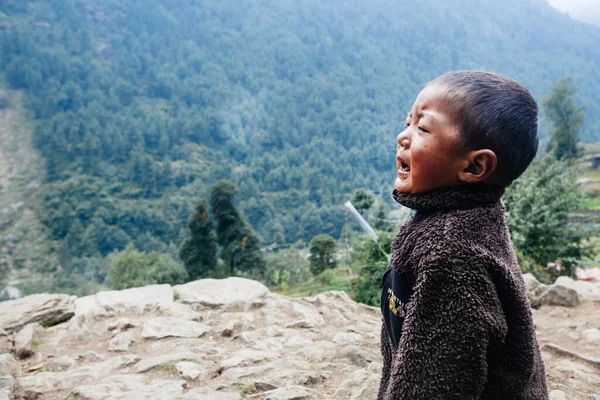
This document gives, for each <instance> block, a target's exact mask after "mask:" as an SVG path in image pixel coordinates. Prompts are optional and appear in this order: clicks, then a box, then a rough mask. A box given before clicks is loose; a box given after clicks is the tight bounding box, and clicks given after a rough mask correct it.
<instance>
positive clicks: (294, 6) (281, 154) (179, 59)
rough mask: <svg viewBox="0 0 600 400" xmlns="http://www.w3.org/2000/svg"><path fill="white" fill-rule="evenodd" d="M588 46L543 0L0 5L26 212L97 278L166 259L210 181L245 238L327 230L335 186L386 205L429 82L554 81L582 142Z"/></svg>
mask: <svg viewBox="0 0 600 400" xmlns="http://www.w3.org/2000/svg"><path fill="white" fill-rule="evenodd" d="M440 3H441V4H440ZM450 3H452V4H450ZM598 38H600V29H598V28H596V27H592V26H589V25H586V24H582V23H577V22H575V21H573V20H571V19H570V18H568V17H567V16H565V15H562V14H561V13H560V12H558V11H557V10H555V9H553V8H551V7H550V6H548V5H547V4H546V3H545V1H543V0H504V1H500V0H486V1H476V0H458V1H455V2H439V1H434V0H422V1H416V0H410V1H406V2H403V3H402V4H398V3H397V2H392V1H387V0H376V1H373V2H368V3H365V2H359V1H346V2H342V1H338V0H334V1H325V2H323V1H316V0H302V1H291V0H290V1H278V2H274V1H235V2H234V1H232V0H225V1H217V0H206V1H203V2H201V3H198V2H194V1H191V0H190V1H175V0H147V1H141V0H125V1H117V0H102V1H91V0H80V1H74V0H71V1H65V0H37V1H30V2H27V3H24V2H21V1H17V0H7V1H4V2H2V4H0V69H1V70H2V71H3V72H4V76H5V79H6V81H7V83H8V84H10V85H11V87H13V88H20V89H24V90H25V91H26V92H27V94H28V96H27V106H28V107H29V108H30V110H31V111H32V112H33V113H34V114H35V116H36V119H37V120H36V126H37V128H36V133H35V144H36V146H37V147H38V149H39V150H40V152H41V154H42V156H43V157H44V158H45V160H46V170H47V173H46V177H47V179H46V182H45V184H44V186H43V188H42V191H43V193H44V194H45V195H44V198H43V205H42V210H43V213H40V215H43V221H44V223H45V225H46V226H47V227H48V228H49V231H50V238H51V239H52V240H57V241H61V242H62V249H61V260H60V262H61V265H64V266H67V270H68V271H72V272H73V273H75V274H80V273H82V271H87V272H89V271H93V273H92V272H90V273H89V275H90V276H93V277H94V278H93V279H97V280H100V281H101V280H102V277H103V273H104V272H103V271H105V265H104V264H103V263H104V261H103V259H104V257H105V256H106V255H108V254H109V253H110V252H112V251H114V250H120V249H122V248H124V247H125V245H126V244H127V243H129V242H134V243H135V245H136V246H137V247H138V248H140V249H142V250H144V251H149V250H153V249H156V250H160V251H163V252H167V251H170V252H172V253H173V254H174V253H176V248H177V246H179V244H180V243H181V241H182V239H183V238H184V237H185V235H186V227H185V225H186V220H187V218H188V216H189V214H190V213H191V208H192V207H191V203H192V201H193V200H194V199H195V198H197V197H199V196H204V197H206V196H207V195H208V193H209V188H210V185H211V184H212V183H214V182H215V181H216V180H217V179H221V178H228V179H231V180H233V181H235V182H236V183H237V185H238V189H239V192H240V194H239V195H238V201H239V205H240V206H241V208H242V209H243V210H244V211H245V213H246V215H247V217H248V218H249V220H250V222H251V223H252V224H253V225H254V226H255V227H256V228H257V229H258V230H259V232H260V233H261V235H262V237H263V240H264V242H272V241H273V240H274V238H275V237H278V235H280V234H283V235H284V237H285V239H286V241H287V242H289V243H292V242H294V241H296V240H297V239H303V240H305V241H308V240H310V239H311V238H312V237H313V236H314V235H316V234H318V233H323V232H325V233H329V234H332V235H334V236H338V235H339V233H340V230H341V228H342V226H343V225H344V211H343V209H342V207H341V204H342V203H343V201H344V200H345V199H346V198H347V197H348V195H349V194H350V193H351V192H352V191H353V190H354V189H356V188H358V187H367V188H370V189H372V190H374V191H375V192H378V193H382V194H384V195H385V196H386V198H387V193H389V191H390V186H391V183H392V181H393V177H394V162H393V158H394V155H393V149H394V140H395V136H396V134H397V132H398V131H399V129H400V128H401V127H402V125H403V122H404V115H405V114H406V112H407V110H408V109H409V107H410V105H411V103H412V101H413V100H414V98H415V96H416V94H417V93H418V91H419V89H420V88H421V87H422V85H423V84H425V83H426V82H427V81H428V80H430V79H433V78H435V77H436V76H437V75H439V74H441V73H443V72H446V71H448V70H453V69H460V68H479V69H486V70H491V71H496V72H500V73H504V74H507V75H509V76H511V77H513V78H515V79H516V80H518V81H520V82H522V83H524V84H525V85H526V86H528V87H529V88H530V89H531V91H532V92H533V94H534V95H535V96H536V97H537V98H538V99H539V98H540V97H541V96H542V95H543V93H544V92H545V91H546V89H547V88H548V87H549V85H550V83H551V82H552V81H553V80H554V79H556V78H559V77H561V76H564V75H566V74H571V75H573V77H574V81H575V82H576V83H577V84H578V85H579V87H580V98H581V100H582V101H584V102H586V103H587V105H588V108H587V117H588V119H587V121H586V125H585V128H584V131H583V138H584V139H585V140H588V141H592V140H596V139H598V138H599V137H600V91H598V90H597V89H598V87H600V85H599V83H600V49H599V48H598V46H597V40H598ZM73 265H77V267H72V266H73Z"/></svg>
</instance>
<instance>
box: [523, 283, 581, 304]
mask: <svg viewBox="0 0 600 400" xmlns="http://www.w3.org/2000/svg"><path fill="white" fill-rule="evenodd" d="M537 301H538V302H539V305H542V306H544V305H546V306H562V307H575V306H577V305H579V296H578V295H577V292H576V291H575V290H573V289H570V288H568V287H566V286H562V285H556V284H554V285H551V286H548V287H547V288H546V290H544V292H543V293H542V294H540V295H539V297H537ZM532 305H533V304H532Z"/></svg>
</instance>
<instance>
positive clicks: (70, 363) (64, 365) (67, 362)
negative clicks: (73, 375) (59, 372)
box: [52, 356, 77, 369]
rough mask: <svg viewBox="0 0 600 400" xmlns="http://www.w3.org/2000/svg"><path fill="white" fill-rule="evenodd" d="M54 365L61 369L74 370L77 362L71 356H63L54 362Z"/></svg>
mask: <svg viewBox="0 0 600 400" xmlns="http://www.w3.org/2000/svg"><path fill="white" fill-rule="evenodd" d="M52 365H53V366H56V367H58V368H61V369H69V368H73V367H75V366H76V365H77V361H75V360H74V359H72V358H71V357H69V356H61V357H58V358H56V359H54V360H52Z"/></svg>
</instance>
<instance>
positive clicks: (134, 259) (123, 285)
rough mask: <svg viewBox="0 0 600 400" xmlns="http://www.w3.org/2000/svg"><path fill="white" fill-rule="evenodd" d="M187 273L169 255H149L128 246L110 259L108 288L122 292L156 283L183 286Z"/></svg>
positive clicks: (154, 252) (155, 252) (153, 252)
mask: <svg viewBox="0 0 600 400" xmlns="http://www.w3.org/2000/svg"><path fill="white" fill-rule="evenodd" d="M187 276H188V275H187V271H186V270H185V268H184V267H183V265H181V264H178V263H177V262H175V260H173V258H172V257H171V256H169V255H168V254H161V253H159V252H157V251H152V252H150V253H148V254H146V253H142V252H141V251H138V250H137V249H136V248H135V247H134V246H133V245H131V244H130V245H128V246H127V247H126V248H125V249H124V250H123V251H121V252H119V253H114V254H112V255H111V257H110V263H109V267H108V274H107V284H108V287H110V288H111V289H115V290H122V289H127V288H131V287H139V286H145V285H150V284H154V283H168V284H171V285H176V284H181V283H184V282H186V281H187Z"/></svg>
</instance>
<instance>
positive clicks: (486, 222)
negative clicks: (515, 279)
mask: <svg viewBox="0 0 600 400" xmlns="http://www.w3.org/2000/svg"><path fill="white" fill-rule="evenodd" d="M392 260H393V261H394V264H396V265H406V266H407V267H409V268H410V269H413V271H415V272H417V271H419V270H421V269H422V268H426V267H427V266H428V265H430V266H437V268H439V267H443V266H447V267H448V270H449V271H448V272H449V273H452V271H453V270H454V269H455V268H457V267H460V269H461V272H464V269H465V268H467V269H479V268H481V267H482V266H483V267H485V266H493V267H494V268H498V267H500V268H509V269H514V267H515V265H514V264H515V263H516V259H515V257H514V252H513V250H512V246H511V242H510V235H509V233H508V228H507V226H506V219H505V209H504V206H503V205H502V204H498V205H496V206H492V207H477V208H472V209H463V210H460V209H458V210H451V211H446V212H440V213H430V214H425V213H417V214H416V215H415V217H414V218H413V219H412V220H410V221H409V222H408V223H407V224H405V226H404V227H403V228H402V229H401V230H400V232H399V233H398V236H397V237H396V239H395V240H394V243H393V244H392ZM517 268H518V267H517ZM455 272H458V271H455Z"/></svg>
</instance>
